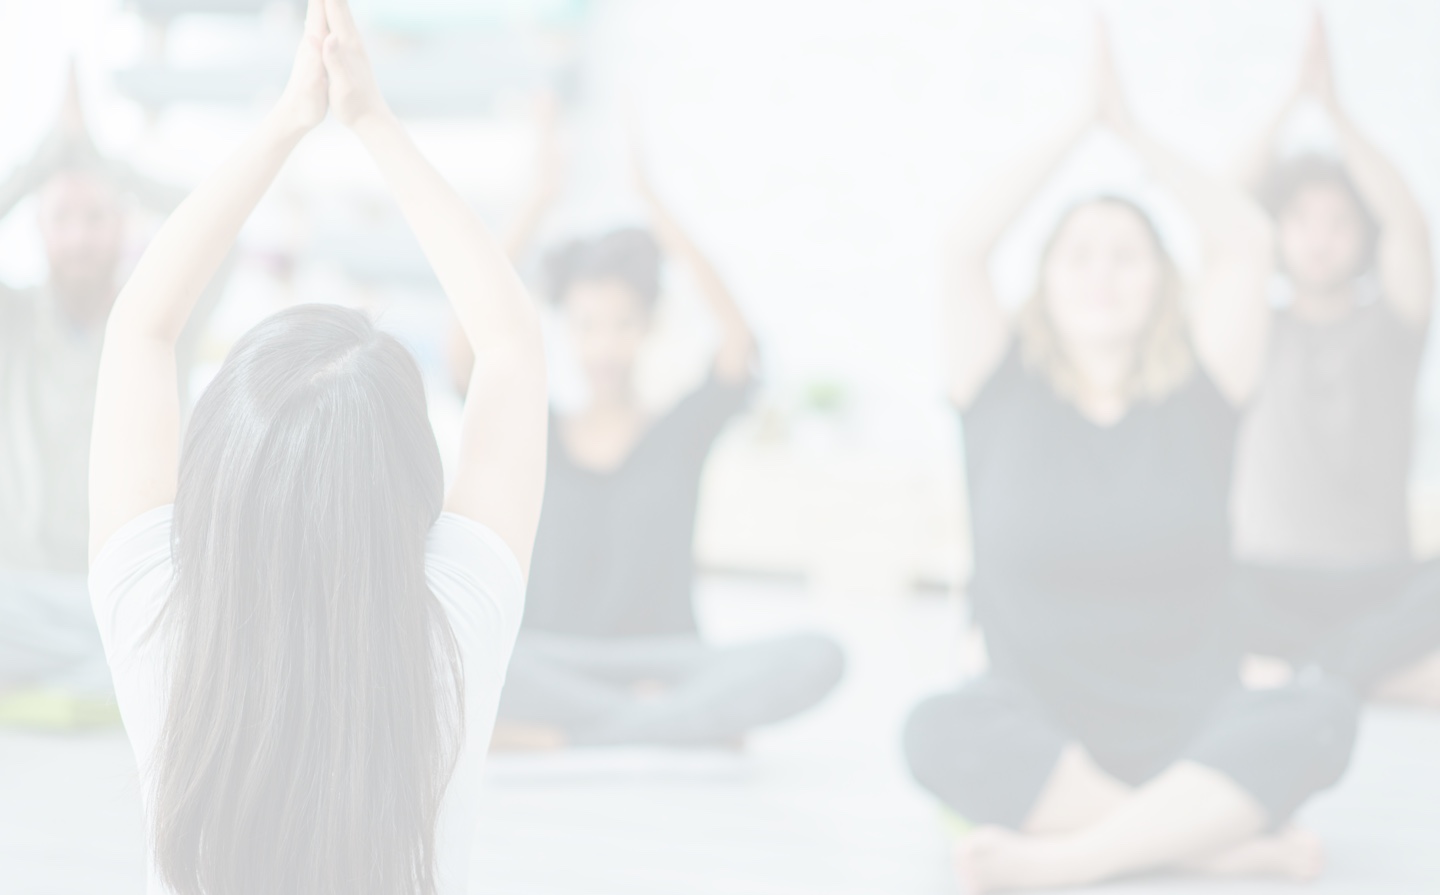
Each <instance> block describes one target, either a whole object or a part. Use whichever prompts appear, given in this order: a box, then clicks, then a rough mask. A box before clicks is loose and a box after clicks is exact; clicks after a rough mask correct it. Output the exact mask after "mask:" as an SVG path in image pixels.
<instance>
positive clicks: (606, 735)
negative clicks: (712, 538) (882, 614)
mask: <svg viewBox="0 0 1440 895" xmlns="http://www.w3.org/2000/svg"><path fill="white" fill-rule="evenodd" d="M844 669H845V656H844V653H843V652H841V650H840V647H839V645H837V644H836V643H835V642H834V641H832V640H831V639H830V638H828V637H824V636H822V635H819V634H793V635H790V636H786V637H776V638H773V639H770V640H761V641H756V642H753V643H746V644H741V645H738V646H725V647H719V646H711V645H709V644H706V643H704V642H702V641H701V640H700V639H699V638H698V637H695V636H670V637H636V638H623V639H622V638H602V637H577V636H572V635H566V634H553V633H550V632H545V631H522V632H521V633H520V639H519V640H518V641H516V644H515V653H514V656H513V658H512V659H511V661H510V670H509V673H508V674H507V675H506V679H505V689H504V690H503V691H502V693H501V697H500V718H502V719H504V720H509V721H524V722H529V723H533V724H547V725H552V726H555V727H559V728H561V729H562V730H564V731H565V733H566V735H567V736H568V737H569V739H570V741H571V742H573V743H575V744H576V745H586V746H599V745H623V744H647V745H673V746H700V745H717V744H726V743H732V742H733V741H735V740H736V739H738V738H739V737H741V736H743V735H744V734H745V733H746V732H747V731H749V730H751V729H752V728H755V727H759V726H761V725H764V724H773V723H775V722H777V721H782V720H784V719H786V718H789V717H791V716H792V715H796V714H798V713H800V712H802V711H804V710H805V709H808V708H810V707H811V706H813V705H815V704H816V703H818V702H819V701H820V700H821V699H823V698H824V697H825V696H826V694H828V693H829V692H830V691H831V690H832V689H834V687H835V685H836V684H837V683H838V682H839V680H840V677H841V675H842V674H843V673H844ZM639 682H648V683H651V684H657V685H660V686H661V687H662V688H663V689H662V691H661V692H659V693H653V694H644V693H637V692H636V684H638V683H639Z"/></svg>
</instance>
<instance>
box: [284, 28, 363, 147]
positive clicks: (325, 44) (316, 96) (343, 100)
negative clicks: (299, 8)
mask: <svg viewBox="0 0 1440 895" xmlns="http://www.w3.org/2000/svg"><path fill="white" fill-rule="evenodd" d="M280 106H281V108H282V109H283V110H284V113H285V115H286V117H287V118H288V119H289V120H290V122H291V124H293V125H294V126H295V127H296V128H298V129H300V130H301V131H309V130H311V129H313V128H314V127H316V126H317V125H319V124H320V122H322V121H324V120H325V115H326V113H327V112H330V111H333V112H334V113H335V116H336V117H337V118H338V119H340V121H341V122H342V123H343V124H345V125H346V126H348V127H352V128H353V127H357V126H359V125H360V124H361V123H363V122H364V121H365V120H366V119H367V118H369V117H371V116H374V115H378V114H383V113H384V112H385V111H386V105H385V100H384V98H383V97H382V96H381V95H380V89H379V87H378V86H377V85H376V83H375V74H374V72H373V70H372V69H371V67H370V59H369V56H368V55H367V54H366V52H365V46H364V44H363V43H362V41H361V39H360V31H359V29H358V28H357V27H356V25H355V18H354V16H353V15H352V13H351V11H350V4H349V0H309V4H308V6H307V8H306V12H305V36H304V39H303V40H302V41H301V44H300V49H299V50H298V52H297V53H296V55H295V66H294V68H293V69H292V70H291V72H290V80H289V83H288V84H286V87H285V92H284V94H283V95H282V97H281V101H280Z"/></svg>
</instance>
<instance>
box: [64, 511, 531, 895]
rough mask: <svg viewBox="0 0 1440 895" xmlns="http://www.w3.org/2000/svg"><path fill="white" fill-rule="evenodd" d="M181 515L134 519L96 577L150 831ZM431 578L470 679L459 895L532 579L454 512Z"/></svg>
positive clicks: (461, 773)
mask: <svg viewBox="0 0 1440 895" xmlns="http://www.w3.org/2000/svg"><path fill="white" fill-rule="evenodd" d="M173 511H174V507H173V506H164V507H159V508H157V509H154V510H151V511H150V512H148V513H145V514H144V515H142V516H139V517H137V518H136V519H134V520H132V521H131V522H130V523H129V524H127V525H126V526H125V527H124V528H122V529H120V530H119V531H117V532H116V533H115V535H114V536H113V537H111V538H110V540H109V541H108V542H107V543H106V544H105V546H104V548H103V549H102V550H101V551H100V553H99V555H98V556H96V558H95V561H94V562H93V563H92V564H91V568H90V599H91V601H92V603H93V605H94V608H95V617H96V619H97V621H98V622H99V625H100V636H101V639H102V640H103V641H104V645H105V656H106V659H107V660H108V661H109V663H110V669H111V673H112V675H113V676H114V679H115V696H116V699H117V700H118V702H119V705H120V715H121V718H122V719H123V720H124V722H125V731H126V733H127V734H128V735H129V738H130V745H131V748H132V749H133V750H134V752H135V759H136V761H137V762H138V764H139V767H140V779H141V792H142V794H143V797H144V799H145V801H146V803H147V804H146V820H147V828H148V821H149V811H148V807H149V806H148V799H149V791H150V785H149V782H150V779H151V774H150V765H151V761H152V756H153V755H154V752H155V749H156V746H157V743H158V741H159V736H160V730H161V725H162V723H163V720H164V713H165V704H164V701H165V697H164V693H165V680H166V668H165V657H164V655H163V649H164V643H163V638H161V637H156V636H150V634H151V629H152V627H153V624H154V622H155V620H156V618H157V617H158V616H159V613H160V610H161V609H162V608H163V606H164V604H165V601H166V600H167V599H168V598H169V595H170V590H171V583H172V574H173V568H174V565H173V562H172V558H171V553H170V543H171V542H170V528H171V520H172V517H173ZM425 577H426V580H427V582H428V583H429V585H430V589H431V591H433V592H434V594H435V597H436V598H437V599H438V600H439V601H440V604H441V606H443V607H444V610H445V615H446V618H447V619H448V620H449V622H450V627H451V628H452V629H453V630H454V632H455V640H456V643H457V644H458V645H459V650H460V656H461V660H462V662H463V663H464V674H465V744H464V747H463V750H462V752H461V755H460V760H459V762H458V764H457V766H456V769H455V775H454V776H453V777H452V778H451V780H450V785H449V788H448V789H447V790H446V793H445V798H444V801H443V803H442V804H441V809H440V820H439V828H438V829H437V831H436V841H435V851H436V873H437V880H438V883H439V886H438V891H439V892H440V893H442V895H451V893H464V892H465V891H466V888H467V883H468V879H467V877H468V870H469V864H470V847H471V844H472V840H473V838H474V833H475V827H476V822H477V818H478V809H479V800H480V788H479V784H480V772H481V769H482V767H483V764H484V759H485V752H486V749H487V747H488V745H489V742H490V736H491V732H492V729H493V728H494V724H495V711H496V708H497V705H498V703H499V700H500V688H501V686H502V685H503V684H504V682H505V668H506V666H507V665H508V664H509V662H510V653H511V651H512V650H513V648H514V645H515V635H516V633H517V631H518V630H519V627H520V617H521V615H522V614H523V611H524V605H525V579H524V575H523V573H522V572H521V569H520V564H519V563H518V562H517V561H516V559H515V554H514V553H513V552H512V551H511V550H510V548H509V547H508V546H507V545H506V544H505V542H504V541H503V540H502V539H501V538H500V536H499V535H497V534H495V532H493V531H491V530H490V529H489V528H487V527H485V526H484V525H481V524H480V523H478V522H474V521H472V520H470V519H467V518H465V517H463V516H457V515H455V514H453V513H443V514H441V516H440V518H439V519H438V520H437V521H436V522H435V524H434V526H433V527H431V529H430V534H429V538H428V540H427V542H426V546H425ZM152 857H153V856H152ZM149 867H150V873H149V885H148V888H147V892H148V893H149V895H168V893H167V889H166V888H165V887H164V886H163V885H162V884H161V882H160V880H159V878H158V876H157V874H156V872H155V868H154V862H153V860H151V861H149Z"/></svg>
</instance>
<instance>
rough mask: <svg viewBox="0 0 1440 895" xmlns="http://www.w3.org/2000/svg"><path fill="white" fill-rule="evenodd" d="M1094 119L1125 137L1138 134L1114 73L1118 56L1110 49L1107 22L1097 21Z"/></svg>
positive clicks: (1122, 90) (1118, 76) (1121, 88)
mask: <svg viewBox="0 0 1440 895" xmlns="http://www.w3.org/2000/svg"><path fill="white" fill-rule="evenodd" d="M1093 89H1094V91H1095V116H1096V118H1097V119H1098V120H1099V121H1100V122H1101V123H1102V124H1104V125H1106V126H1107V127H1109V128H1110V129H1111V130H1113V131H1115V133H1117V134H1119V135H1120V136H1122V137H1129V136H1131V135H1132V134H1134V132H1135V119H1134V118H1133V117H1132V116H1131V114H1130V103H1129V102H1128V101H1127V100H1126V98H1125V89H1124V87H1123V86H1121V84H1120V75H1119V73H1118V72H1116V70H1115V54H1114V52H1113V50H1112V49H1111V46H1110V33H1109V29H1108V28H1107V27H1106V24H1105V20H1104V19H1103V18H1101V17H1099V16H1096V19H1095V86H1094V88H1093Z"/></svg>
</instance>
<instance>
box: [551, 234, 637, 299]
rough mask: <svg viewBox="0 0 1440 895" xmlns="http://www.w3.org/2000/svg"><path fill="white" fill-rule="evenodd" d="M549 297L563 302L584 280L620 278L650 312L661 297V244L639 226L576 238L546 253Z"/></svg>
mask: <svg viewBox="0 0 1440 895" xmlns="http://www.w3.org/2000/svg"><path fill="white" fill-rule="evenodd" d="M543 266H544V275H545V296H546V298H548V299H549V300H550V302H551V303H552V304H556V305H558V304H560V303H561V302H562V301H564V299H565V293H566V291H567V290H569V288H570V286H571V285H572V284H573V283H575V282H577V281H580V280H619V281H620V282H621V283H624V284H625V285H626V286H628V287H629V288H631V289H633V290H635V294H636V295H638V296H639V297H640V300H641V303H642V304H643V305H644V307H645V309H646V310H647V311H648V310H650V309H652V308H654V307H655V302H656V301H657V300H658V299H659V297H660V247H659V245H657V244H656V242H655V237H653V236H651V235H650V233H649V231H647V230H642V229H640V228H638V227H627V228H625V229H622V230H612V231H610V232H609V233H606V234H604V235H602V236H596V237H593V238H590V239H575V240H571V241H570V242H567V243H565V244H564V245H562V246H559V247H558V248H555V249H552V250H551V251H550V252H548V253H547V254H546V255H545V260H544V264H543Z"/></svg>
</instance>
